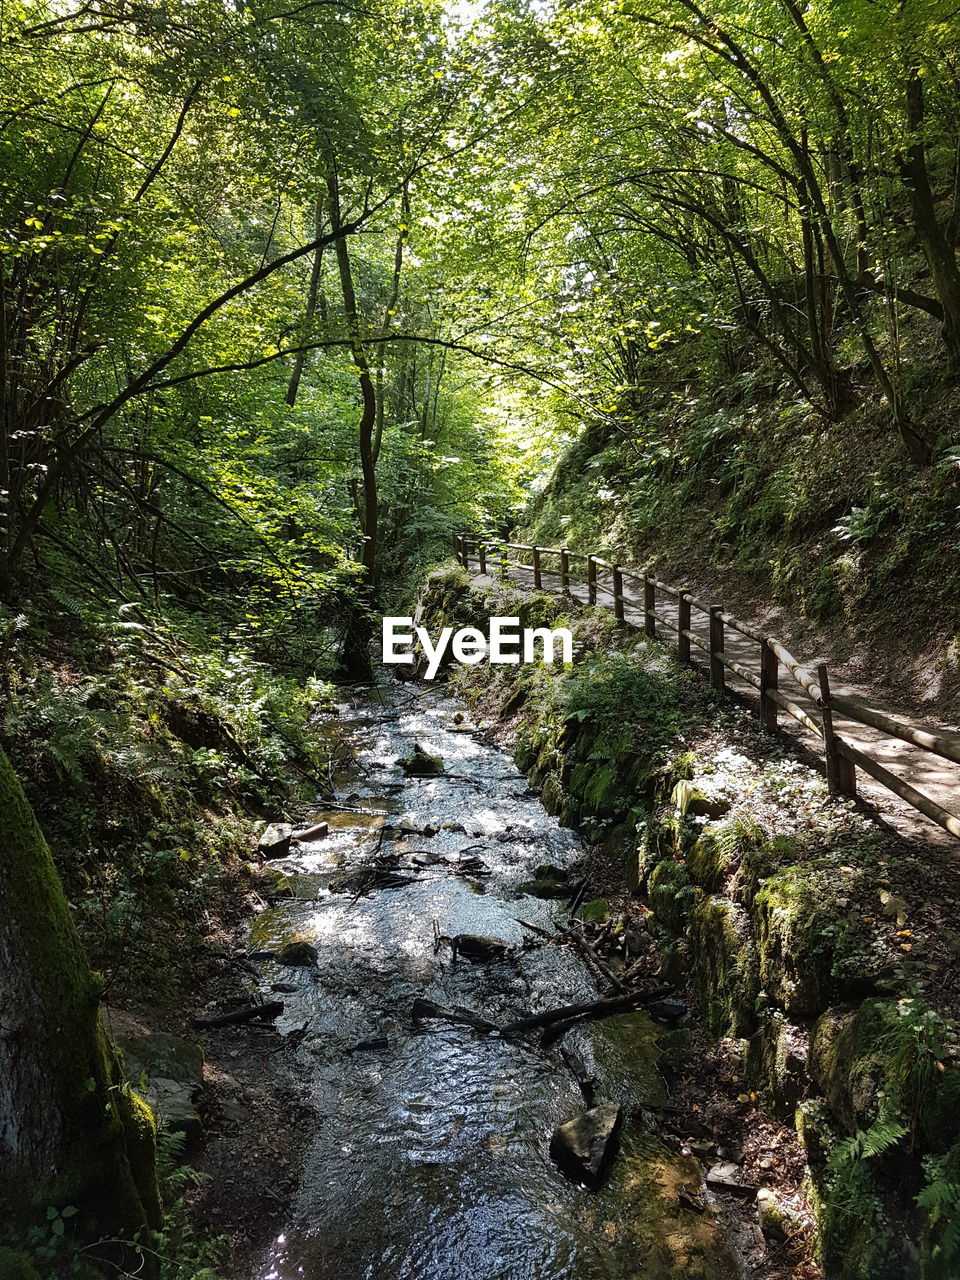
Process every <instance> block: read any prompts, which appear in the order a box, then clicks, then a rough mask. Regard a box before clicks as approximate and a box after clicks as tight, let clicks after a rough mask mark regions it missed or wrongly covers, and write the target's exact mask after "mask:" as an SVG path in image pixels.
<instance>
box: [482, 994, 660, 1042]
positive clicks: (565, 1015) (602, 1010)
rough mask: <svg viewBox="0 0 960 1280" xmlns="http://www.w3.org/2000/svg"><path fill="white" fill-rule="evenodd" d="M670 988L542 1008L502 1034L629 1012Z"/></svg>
mask: <svg viewBox="0 0 960 1280" xmlns="http://www.w3.org/2000/svg"><path fill="white" fill-rule="evenodd" d="M672 990H673V987H672V986H671V985H670V984H669V983H668V984H667V985H665V986H660V987H654V988H653V989H652V990H651V991H632V992H629V993H628V994H627V995H623V996H611V997H607V998H605V999H603V1000H591V1001H589V1002H588V1003H586V1004H565V1005H561V1006H560V1007H559V1008H557V1009H545V1010H544V1012H543V1013H533V1014H531V1015H530V1016H529V1017H527V1018H518V1019H517V1021H516V1022H510V1023H508V1024H507V1025H506V1026H505V1027H504V1028H503V1034H504V1035H515V1034H516V1033H517V1032H519V1031H533V1030H535V1029H536V1028H537V1027H552V1026H554V1025H555V1024H556V1023H558V1022H582V1021H590V1022H593V1021H595V1020H596V1019H598V1018H609V1017H610V1016H611V1015H612V1014H615V1013H628V1012H629V1011H630V1010H631V1009H639V1008H641V1007H642V1006H643V1005H645V1004H650V1003H652V1001H654V1000H660V999H662V998H663V997H664V996H666V995H669V994H670V992H671V991H672Z"/></svg>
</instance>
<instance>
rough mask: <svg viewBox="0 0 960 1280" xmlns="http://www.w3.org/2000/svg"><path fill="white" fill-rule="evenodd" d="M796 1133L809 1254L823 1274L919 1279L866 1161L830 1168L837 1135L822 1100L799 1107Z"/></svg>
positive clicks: (836, 1278)
mask: <svg viewBox="0 0 960 1280" xmlns="http://www.w3.org/2000/svg"><path fill="white" fill-rule="evenodd" d="M797 1132H798V1134H799V1135H800V1141H801V1145H802V1146H803V1149H804V1152H805V1153H806V1157H807V1176H806V1178H805V1180H804V1193H805V1195H806V1199H807V1202H808V1203H809V1205H810V1207H811V1209H812V1210H813V1214H814V1217H815V1219H816V1223H817V1235H816V1246H815V1251H814V1252H815V1256H816V1259H817V1261H818V1262H819V1264H820V1266H821V1268H822V1269H823V1274H824V1275H825V1276H829V1277H830V1280H919V1277H920V1271H919V1267H918V1265H917V1262H916V1257H915V1256H914V1255H915V1251H914V1250H913V1247H912V1245H911V1244H910V1241H909V1240H908V1239H907V1237H906V1235H905V1233H904V1231H903V1227H902V1224H900V1225H894V1224H893V1223H892V1222H891V1219H890V1218H889V1216H888V1215H887V1213H886V1209H885V1204H884V1195H883V1189H882V1188H881V1186H880V1184H879V1183H878V1181H877V1178H876V1175H875V1172H874V1169H873V1168H872V1166H871V1164H870V1162H869V1161H867V1160H858V1161H855V1162H853V1164H851V1165H845V1166H844V1167H843V1169H842V1170H835V1169H833V1168H832V1167H831V1161H830V1158H831V1155H832V1153H833V1152H834V1151H835V1150H836V1146H837V1143H838V1141H839V1139H840V1137H841V1135H840V1134H839V1133H838V1132H837V1129H836V1126H835V1125H834V1123H833V1121H832V1119H831V1117H830V1113H829V1111H828V1109H827V1107H826V1105H825V1104H824V1103H823V1102H821V1101H820V1100H818V1099H814V1100H811V1101H809V1102H804V1103H801V1105H800V1106H799V1107H798V1108H797ZM924 1280H926V1278H925V1277H924Z"/></svg>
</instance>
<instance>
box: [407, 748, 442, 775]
mask: <svg viewBox="0 0 960 1280" xmlns="http://www.w3.org/2000/svg"><path fill="white" fill-rule="evenodd" d="M400 764H401V767H402V768H403V771H404V773H406V774H408V775H409V776H410V777H411V778H433V777H436V776H437V775H438V774H441V773H443V771H444V764H443V758H442V757H441V756H432V755H430V754H429V753H428V752H427V751H424V749H423V747H421V746H420V744H419V742H415V743H414V744H413V749H412V750H411V751H410V752H409V754H408V755H406V756H404V757H403V759H402V760H401V761H400Z"/></svg>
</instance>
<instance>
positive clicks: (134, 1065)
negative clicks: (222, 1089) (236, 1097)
mask: <svg viewBox="0 0 960 1280" xmlns="http://www.w3.org/2000/svg"><path fill="white" fill-rule="evenodd" d="M117 1045H118V1046H119V1048H120V1049H122V1050H123V1061H124V1071H125V1074H126V1078H127V1080H129V1082H130V1083H131V1084H132V1085H133V1087H134V1088H135V1089H136V1090H138V1091H142V1093H143V1096H144V1097H145V1098H146V1100H147V1102H148V1103H149V1104H150V1107H151V1108H152V1110H153V1112H154V1114H155V1115H156V1117H157V1123H158V1124H159V1125H160V1126H162V1127H163V1128H165V1129H169V1130H170V1131H171V1132H174V1133H182V1134H183V1135H184V1137H185V1138H186V1140H187V1142H188V1143H194V1142H198V1141H199V1140H200V1138H201V1137H202V1136H203V1125H202V1122H201V1120H200V1113H199V1112H198V1111H197V1106H196V1103H197V1098H198V1097H199V1095H200V1090H201V1089H202V1087H203V1050H202V1049H201V1048H200V1046H199V1045H197V1044H194V1043H193V1042H192V1041H191V1040H184V1039H183V1038H182V1037H181V1036H172V1035H168V1034H167V1033H166V1032H163V1031H156V1032H153V1033H152V1034H151V1035H140V1036H133V1035H131V1036H119V1037H118V1038H117ZM144 1081H145V1082H146V1083H145V1084H144Z"/></svg>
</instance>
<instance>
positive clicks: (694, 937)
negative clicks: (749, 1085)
mask: <svg viewBox="0 0 960 1280" xmlns="http://www.w3.org/2000/svg"><path fill="white" fill-rule="evenodd" d="M690 957H691V969H692V971H693V978H694V984H695V986H696V990H697V998H698V1000H699V1002H700V1008H701V1011H702V1013H703V1018H704V1022H705V1023H706V1026H707V1029H708V1030H709V1031H710V1033H711V1034H712V1035H715V1036H723V1035H731V1036H747V1035H750V1033H751V1032H752V1031H753V1030H754V1028H755V1026H756V1021H757V1012H756V1006H757V995H758V993H759V990H760V981H759V977H758V974H757V957H756V949H755V947H754V944H753V937H752V935H751V932H750V925H749V921H748V919H747V915H746V912H745V911H744V909H743V908H742V907H740V906H738V905H737V903H735V902H730V901H729V899H727V898H719V897H709V898H704V899H703V900H702V901H701V902H699V903H697V905H696V906H695V907H694V910H693V913H692V915H691V919H690Z"/></svg>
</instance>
